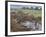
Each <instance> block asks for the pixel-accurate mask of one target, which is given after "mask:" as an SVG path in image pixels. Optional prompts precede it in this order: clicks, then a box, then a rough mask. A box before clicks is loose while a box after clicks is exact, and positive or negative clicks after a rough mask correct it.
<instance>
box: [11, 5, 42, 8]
mask: <svg viewBox="0 0 46 37" xmlns="http://www.w3.org/2000/svg"><path fill="white" fill-rule="evenodd" d="M10 7H11V8H22V7H29V8H31V7H40V8H41V6H35V5H10Z"/></svg>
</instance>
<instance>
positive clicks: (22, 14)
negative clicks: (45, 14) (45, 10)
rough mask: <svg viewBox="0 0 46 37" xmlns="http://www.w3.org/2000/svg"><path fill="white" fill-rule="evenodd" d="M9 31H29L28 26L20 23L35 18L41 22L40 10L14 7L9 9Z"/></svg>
mask: <svg viewBox="0 0 46 37" xmlns="http://www.w3.org/2000/svg"><path fill="white" fill-rule="evenodd" d="M10 15H11V31H12V32H16V31H29V30H31V29H30V28H29V29H28V28H26V27H24V26H23V25H22V24H21V23H22V22H24V21H26V20H30V21H32V20H35V21H36V23H37V22H40V23H41V19H42V18H41V17H42V10H30V9H15V10H11V14H10Z"/></svg>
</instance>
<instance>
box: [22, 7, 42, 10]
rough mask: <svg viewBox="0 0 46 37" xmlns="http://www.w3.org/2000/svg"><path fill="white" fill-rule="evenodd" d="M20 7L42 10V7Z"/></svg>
mask: <svg viewBox="0 0 46 37" xmlns="http://www.w3.org/2000/svg"><path fill="white" fill-rule="evenodd" d="M22 9H31V10H42V8H41V7H35V8H34V7H30V8H29V7H22Z"/></svg>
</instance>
